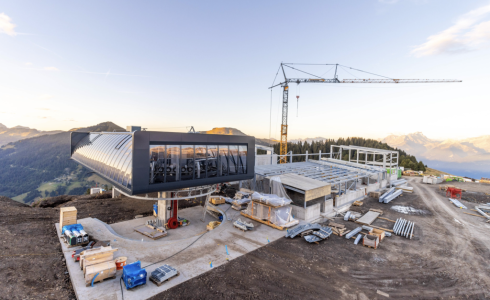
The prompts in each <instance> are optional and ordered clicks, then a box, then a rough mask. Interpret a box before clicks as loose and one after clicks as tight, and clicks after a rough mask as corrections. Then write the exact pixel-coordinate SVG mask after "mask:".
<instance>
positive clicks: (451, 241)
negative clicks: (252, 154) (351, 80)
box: [0, 178, 490, 299]
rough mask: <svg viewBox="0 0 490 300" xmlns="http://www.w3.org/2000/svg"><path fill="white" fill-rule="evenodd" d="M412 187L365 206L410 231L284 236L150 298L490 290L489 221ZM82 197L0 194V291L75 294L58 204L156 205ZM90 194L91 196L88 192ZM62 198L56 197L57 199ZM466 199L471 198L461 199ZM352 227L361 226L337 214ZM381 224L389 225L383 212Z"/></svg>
mask: <svg viewBox="0 0 490 300" xmlns="http://www.w3.org/2000/svg"><path fill="white" fill-rule="evenodd" d="M409 180H410V185H412V186H413V187H414V193H413V194H406V195H403V196H402V197H400V198H397V199H395V200H393V201H392V202H391V203H389V204H384V203H379V202H378V201H377V200H376V199H373V198H367V199H366V200H364V205H363V206H361V207H353V208H352V210H356V211H359V212H366V211H368V210H369V208H377V209H382V210H383V212H384V213H383V215H382V217H384V218H387V219H390V220H396V219H397V218H405V219H408V220H410V221H413V222H415V224H416V227H415V231H414V238H413V239H411V240H410V239H406V238H402V237H399V236H392V237H386V238H385V240H384V241H382V243H381V244H380V247H379V248H378V249H376V250H374V249H370V248H367V247H363V246H361V245H354V244H353V240H347V239H345V238H344V237H338V236H332V237H331V238H329V239H328V240H326V241H323V242H321V243H320V244H319V245H317V244H308V243H306V242H305V241H304V240H303V239H301V238H299V237H298V238H295V239H286V238H283V239H279V240H277V241H275V242H272V243H270V244H268V245H267V246H265V247H262V248H260V249H258V250H256V251H253V252H250V253H248V254H245V255H243V256H241V257H239V258H237V259H235V260H232V261H230V262H229V263H228V264H225V265H222V266H220V267H217V268H214V269H212V270H211V271H209V272H207V273H204V274H202V275H200V276H198V277H196V278H194V279H191V280H189V281H187V282H185V283H183V284H180V285H178V286H176V287H174V288H172V289H169V290H167V291H166V292H163V293H161V294H159V295H157V296H155V297H153V298H152V299H255V298H261V299H385V297H386V296H385V295H386V294H387V295H389V297H390V298H392V299H489V298H490V292H489V291H490V266H489V265H488V260H489V259H490V235H489V234H488V232H489V230H490V224H487V223H485V219H484V218H480V217H476V216H471V215H466V214H463V211H464V210H461V209H458V208H456V207H455V206H454V205H452V204H451V203H450V202H449V201H448V200H447V199H446V198H445V197H444V196H443V195H440V194H438V186H432V185H425V184H422V183H421V179H420V178H409ZM99 197H100V198H99V199H93V198H91V197H86V198H83V197H80V198H77V197H75V198H76V199H70V200H69V201H68V202H64V203H62V204H54V207H45V208H42V207H29V206H25V205H22V204H19V203H17V202H15V201H13V200H10V199H8V198H4V197H3V198H0V241H1V243H2V245H1V246H2V251H1V259H0V279H1V280H2V282H3V284H2V285H0V299H73V298H74V297H75V296H74V293H73V290H72V288H71V284H70V280H69V277H68V275H67V274H66V272H67V270H66V267H65V265H64V261H63V256H62V254H61V248H60V244H59V241H58V239H57V237H56V232H55V229H54V223H56V222H58V221H59V206H72V205H75V206H76V207H77V210H78V214H79V218H84V217H88V216H90V217H95V218H99V219H100V220H102V221H105V222H108V223H112V222H119V221H122V220H127V219H131V218H134V216H135V215H138V214H143V215H147V214H150V213H151V209H152V204H153V202H152V201H136V200H132V199H128V198H122V199H110V198H105V199H104V198H103V196H99ZM88 198H90V199H88ZM53 201H58V200H53ZM462 202H463V203H464V204H465V205H467V206H468V208H469V209H471V208H473V206H474V204H473V203H471V202H467V201H464V200H463V201H462ZM335 222H338V223H342V224H345V226H346V227H347V228H349V229H353V228H355V227H357V226H358V224H356V223H354V222H345V221H343V219H342V218H336V219H335ZM373 224H374V225H375V226H379V227H383V228H388V229H390V228H392V227H393V224H394V223H393V222H390V221H388V220H382V219H377V220H376V221H375V222H374V223H373Z"/></svg>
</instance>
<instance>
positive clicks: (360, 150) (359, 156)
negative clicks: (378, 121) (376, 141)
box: [330, 145, 399, 170]
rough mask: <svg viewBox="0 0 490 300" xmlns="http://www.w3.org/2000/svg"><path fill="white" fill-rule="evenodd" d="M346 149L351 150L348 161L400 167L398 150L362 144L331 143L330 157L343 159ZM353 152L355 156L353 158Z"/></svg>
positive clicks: (383, 166)
mask: <svg viewBox="0 0 490 300" xmlns="http://www.w3.org/2000/svg"><path fill="white" fill-rule="evenodd" d="M344 151H348V152H349V158H348V160H347V161H348V162H353V163H356V164H365V165H370V166H377V167H382V168H383V169H388V168H389V169H390V170H391V169H398V157H399V154H398V151H394V150H384V149H376V148H367V147H360V146H354V145H350V146H345V145H340V146H337V145H331V146H330V158H332V159H338V160H343V153H344ZM352 154H354V155H355V158H352Z"/></svg>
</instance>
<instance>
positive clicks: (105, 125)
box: [69, 121, 126, 132]
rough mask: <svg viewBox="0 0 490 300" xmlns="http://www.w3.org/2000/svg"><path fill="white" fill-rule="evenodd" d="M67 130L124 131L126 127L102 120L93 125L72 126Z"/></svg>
mask: <svg viewBox="0 0 490 300" xmlns="http://www.w3.org/2000/svg"><path fill="white" fill-rule="evenodd" d="M69 131H87V132H102V131H105V132H113V131H115V132H125V131H126V129H124V128H122V127H121V126H119V125H116V124H114V123H112V122H109V121H107V122H102V123H99V124H97V125H94V126H89V127H80V128H72V129H70V130H69Z"/></svg>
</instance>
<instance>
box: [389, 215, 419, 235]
mask: <svg viewBox="0 0 490 300" xmlns="http://www.w3.org/2000/svg"><path fill="white" fill-rule="evenodd" d="M414 227H415V223H413V222H410V221H408V220H404V219H402V218H400V219H397V220H396V222H395V226H394V227H393V232H394V233H395V234H396V235H400V236H403V237H406V238H407V239H408V238H410V239H412V236H413V229H414Z"/></svg>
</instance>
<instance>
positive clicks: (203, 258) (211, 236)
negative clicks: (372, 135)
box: [56, 204, 320, 300]
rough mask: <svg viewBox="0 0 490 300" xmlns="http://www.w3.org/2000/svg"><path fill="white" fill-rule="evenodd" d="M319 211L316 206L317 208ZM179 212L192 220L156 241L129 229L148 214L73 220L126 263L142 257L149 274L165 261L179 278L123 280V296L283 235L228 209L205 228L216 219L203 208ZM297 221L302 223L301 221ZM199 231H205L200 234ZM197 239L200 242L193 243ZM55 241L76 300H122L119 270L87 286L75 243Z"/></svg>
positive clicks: (144, 293)
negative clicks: (240, 222) (241, 222)
mask: <svg viewBox="0 0 490 300" xmlns="http://www.w3.org/2000/svg"><path fill="white" fill-rule="evenodd" d="M219 208H220V209H221V210H223V211H226V209H228V208H229V205H228V204H223V205H220V206H219ZM319 211H320V208H319V207H318V212H319ZM179 215H181V216H182V217H185V218H186V219H188V220H190V221H191V224H190V225H188V226H186V227H181V228H178V229H174V230H169V231H168V236H166V237H164V238H162V239H159V240H152V239H150V238H148V237H146V236H143V235H141V234H139V233H137V232H134V227H136V226H141V225H143V224H145V223H146V220H147V219H150V218H151V217H147V218H139V219H134V220H129V221H125V222H120V223H116V224H112V225H108V224H106V223H103V222H101V221H99V220H97V219H93V218H85V219H80V220H78V223H80V224H82V225H83V226H84V229H85V231H86V232H87V233H88V234H89V235H90V237H91V239H97V240H109V241H110V242H111V246H112V247H113V248H117V249H118V251H116V252H115V253H114V257H120V256H125V257H127V258H128V263H132V262H135V261H137V260H139V261H141V265H142V267H144V268H146V271H147V272H148V276H149V275H150V273H151V272H152V271H154V270H155V269H156V268H157V267H159V266H161V265H163V264H169V265H171V266H173V267H175V268H176V269H177V270H178V271H179V272H180V275H179V276H177V277H175V278H173V279H172V280H170V281H168V282H166V283H164V284H163V285H162V286H160V287H157V286H156V285H155V284H153V283H152V282H151V281H149V280H148V281H147V284H146V285H142V286H138V287H136V288H134V289H130V290H126V288H125V286H124V284H123V289H124V299H125V300H129V299H147V298H150V297H152V296H154V295H156V294H158V293H161V292H163V291H165V290H167V289H169V288H171V287H173V286H176V285H178V284H180V283H182V282H185V281H186V280H189V279H191V278H193V277H196V276H198V275H200V274H202V273H204V272H207V271H209V270H211V268H210V264H209V263H210V262H212V263H213V267H217V266H220V265H222V264H225V263H226V262H227V259H229V260H232V259H234V258H237V257H239V256H241V255H244V254H246V253H248V252H250V251H253V250H255V249H257V248H259V247H262V246H264V245H266V244H267V243H268V242H267V239H269V240H270V241H274V240H276V239H279V238H284V235H285V234H286V231H285V230H284V231H280V230H277V229H274V228H272V227H269V226H267V225H264V224H261V223H258V222H255V221H252V220H250V219H246V218H245V217H243V216H240V215H239V214H237V212H236V211H235V210H231V209H230V210H228V212H226V218H225V220H224V221H223V223H222V224H221V225H220V226H218V227H217V228H215V229H214V230H212V231H209V232H207V231H206V225H207V224H208V223H209V222H210V221H216V219H214V218H212V217H211V216H210V215H209V214H206V217H205V222H201V221H200V218H202V215H203V209H202V207H191V208H186V209H183V210H181V211H179ZM231 218H234V219H233V221H234V220H236V219H238V218H241V219H246V220H247V222H252V223H253V224H254V226H255V228H254V230H253V231H246V232H242V231H241V230H238V229H236V228H234V227H233V225H232V220H231ZM301 223H304V222H301V221H300V224H301ZM56 226H57V230H56V232H57V233H58V235H60V231H59V230H58V226H59V224H56ZM206 232H207V233H206ZM204 233H206V234H204ZM202 234H204V235H203V236H202ZM201 236H202V237H201ZM198 238H199V240H197V241H196V239H198ZM194 241H196V242H195V243H194V244H193V245H192V246H191V247H189V248H188V249H186V250H184V251H183V252H180V253H178V254H177V255H175V256H174V257H172V258H170V259H167V260H165V261H162V260H164V259H166V258H168V257H170V256H172V255H173V254H175V253H177V252H179V251H181V250H183V249H184V248H186V247H187V246H189V245H190V244H191V243H193V242H194ZM60 242H61V245H62V249H63V253H64V255H65V259H66V265H67V268H68V271H69V273H70V278H71V281H72V285H73V288H74V290H75V293H76V295H77V298H78V299H79V300H86V299H87V300H88V299H114V300H115V299H122V296H121V288H120V286H119V280H120V278H121V275H122V271H117V277H116V279H111V280H106V281H103V282H100V283H96V284H94V287H86V286H85V282H84V278H83V272H82V271H81V270H80V266H79V263H76V262H74V260H73V258H72V257H71V253H72V251H73V250H75V249H78V247H74V248H67V245H66V244H65V243H64V242H62V240H61V239H60ZM225 245H226V246H228V252H229V255H227V254H226V250H225ZM153 263H156V264H153Z"/></svg>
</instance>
